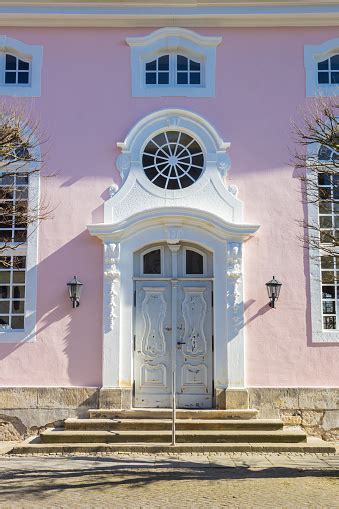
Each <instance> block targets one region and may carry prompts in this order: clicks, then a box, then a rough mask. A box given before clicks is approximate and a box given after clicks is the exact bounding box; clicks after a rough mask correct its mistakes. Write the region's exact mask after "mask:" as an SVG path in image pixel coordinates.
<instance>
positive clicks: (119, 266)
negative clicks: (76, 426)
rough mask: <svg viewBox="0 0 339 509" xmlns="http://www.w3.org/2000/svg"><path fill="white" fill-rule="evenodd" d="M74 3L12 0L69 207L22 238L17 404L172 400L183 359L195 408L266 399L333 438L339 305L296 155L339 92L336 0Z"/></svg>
mask: <svg viewBox="0 0 339 509" xmlns="http://www.w3.org/2000/svg"><path fill="white" fill-rule="evenodd" d="M57 3H58V2H52V1H50V2H45V4H46V5H45V4H44V6H41V5H38V4H37V3H36V2H25V3H24V4H23V3H22V2H21V3H20V2H18V5H16V2H10V3H9V2H4V1H1V2H0V26H1V29H0V36H1V37H0V42H1V59H2V73H3V79H2V82H1V83H0V94H1V95H3V96H4V97H3V100H4V101H6V102H8V101H13V102H15V104H18V103H19V104H22V105H23V108H24V110H25V111H27V112H29V114H30V115H32V117H34V118H38V119H39V124H40V125H41V126H42V129H43V131H44V132H45V133H46V137H47V141H46V143H44V145H43V146H42V147H41V151H42V153H44V160H45V164H44V168H43V170H42V173H41V175H40V177H39V178H38V177H36V176H35V177H34V179H31V180H32V181H31V182H30V183H29V186H30V194H29V196H30V199H31V200H34V199H37V193H38V192H39V193H40V198H41V199H42V200H46V201H47V202H48V203H49V206H50V208H51V209H52V212H51V214H50V216H49V218H48V219H47V220H46V221H43V222H42V223H41V224H40V225H39V228H38V230H37V231H34V232H33V233H32V235H31V236H30V237H29V240H28V242H27V243H26V244H25V245H24V246H20V247H19V251H18V252H17V254H18V256H19V255H20V256H24V257H25V258H26V269H25V271H24V270H23V269H22V270H23V272H25V274H26V278H25V285H26V297H25V299H26V300H25V301H23V302H24V311H22V315H23V319H22V320H21V321H20V319H18V318H16V315H17V314H16V313H15V312H14V311H13V309H14V308H12V307H11V306H12V304H13V302H12V301H13V294H10V295H11V299H9V298H8V299H7V294H4V298H3V299H2V301H3V302H2V304H3V308H2V309H3V311H2V312H3V315H2V325H0V386H1V388H0V408H1V411H0V413H1V416H0V418H1V419H3V420H4V421H5V422H6V421H8V422H9V421H11V420H12V421H13V418H17V419H18V422H20V423H21V424H20V426H21V428H20V426H19V427H18V426H16V429H17V431H18V432H19V433H25V432H27V430H29V429H31V428H33V427H39V426H43V425H45V424H46V423H48V422H54V421H57V420H60V419H63V418H65V417H67V416H71V415H81V414H82V412H84V411H85V410H86V409H87V408H90V407H99V406H115V407H118V408H119V407H124V408H130V407H133V406H136V407H143V406H147V407H158V406H163V407H169V406H170V404H171V391H172V377H173V372H175V376H176V381H175V384H176V392H177V394H178V404H179V406H182V407H191V408H192V407H197V408H201V407H203V408H209V407H217V408H225V407H226V408H243V407H248V406H250V407H255V408H258V409H259V410H260V412H261V415H262V416H264V417H275V416H280V417H283V418H284V420H285V422H287V423H292V424H302V425H303V426H304V427H305V428H306V429H307V430H308V431H309V432H310V433H316V434H321V435H322V436H323V437H325V438H333V436H334V435H335V429H336V428H337V427H338V421H339V416H338V414H339V411H338V389H337V388H338V385H339V384H338V373H339V370H338V360H339V357H338V347H339V323H338V325H336V323H335V325H334V328H332V329H328V328H324V327H325V325H324V324H325V321H324V316H323V315H322V307H321V306H322V292H321V283H320V282H319V281H320V279H319V278H320V269H319V267H317V266H314V262H312V260H310V257H309V254H308V252H307V251H306V250H305V249H304V247H303V245H302V243H301V241H300V239H299V237H300V235H301V234H302V232H301V229H300V225H299V222H300V221H302V220H303V219H305V217H307V214H308V213H309V211H308V210H307V207H306V206H305V205H304V204H303V203H302V201H301V184H300V180H299V179H298V176H297V173H296V171H295V170H294V168H293V166H291V165H290V158H291V152H293V150H294V149H295V145H294V139H293V129H292V122H293V121H296V122H298V121H300V119H301V116H302V111H305V109H306V108H308V107H311V104H312V101H313V100H314V99H313V98H314V96H315V95H317V94H318V93H322V94H323V95H335V94H336V90H335V87H333V86H332V85H331V75H330V77H329V83H324V84H321V83H318V81H317V80H318V68H317V65H318V63H319V62H320V61H324V60H326V59H328V60H329V61H330V59H331V58H332V57H334V56H336V55H338V54H339V39H338V22H339V7H338V5H337V3H336V2H328V3H327V4H326V5H323V2H312V3H311V2H310V5H307V2H306V3H305V2H297V1H296V2H292V3H291V5H289V6H288V7H286V6H285V7H284V6H283V4H284V2H261V3H260V2H245V4H246V5H245V6H242V7H236V6H234V5H233V4H234V2H233V3H232V2H228V1H227V0H225V1H224V2H220V3H219V4H218V6H212V5H209V2H208V1H207V2H203V3H202V4H201V6H190V5H187V6H181V7H180V6H174V7H171V8H169V7H166V6H164V5H163V4H162V2H159V6H158V7H154V5H153V6H151V5H148V3H147V2H140V5H139V2H135V5H131V6H129V7H125V8H123V7H121V6H120V4H119V3H118V2H114V1H112V2H107V3H105V4H102V3H99V2H88V3H87V2H85V3H84V2H82V3H81V5H80V2H73V3H72V5H70V6H69V7H68V6H67V5H64V6H63V7H58V6H57ZM65 4H67V2H66V3H65ZM84 4H85V5H84ZM141 4H142V5H141ZM167 4H168V2H167ZM257 4H260V5H257ZM311 4H312V5H311ZM315 4H316V5H315ZM6 55H12V56H14V57H15V58H16V59H17V60H16V65H17V67H16V70H15V72H16V77H15V78H13V81H12V83H8V82H7V81H8V79H9V81H11V78H8V79H7V78H6V76H7V75H8V73H10V72H12V73H13V72H14V71H13V69H12V68H11V67H10V64H8V63H7V60H6ZM20 62H24V63H25V62H29V67H28V71H27V72H28V73H29V77H28V83H25V80H26V77H24V76H23V73H24V72H25V69H26V68H25V66H23V67H22V69H21V68H20V67H19V64H20ZM21 65H22V64H21ZM20 72H21V73H22V78H21V79H22V81H23V82H24V83H22V82H21V83H20V82H19V74H20ZM328 72H329V73H331V72H332V74H333V75H334V72H335V68H334V69H333V71H332V70H331V71H330V70H329V71H328ZM325 81H326V78H325ZM333 83H335V81H334V78H333ZM51 173H53V174H54V173H55V176H53V177H50V178H47V177H45V176H44V175H48V174H51ZM33 180H34V182H33ZM5 254H7V253H5ZM312 264H313V265H312ZM5 272H8V271H5V269H3V270H2V272H1V271H0V278H1V277H2V278H3V281H2V282H1V281H0V286H1V285H3V286H6V285H7V286H13V287H14V286H15V282H14V279H13V278H14V277H15V275H14V274H11V276H10V277H11V278H12V279H10V280H9V281H8V282H7V280H6V277H7V276H6V275H5ZM12 272H20V271H15V270H14V269H12ZM74 274H76V276H77V277H78V279H79V280H80V281H81V282H82V283H83V289H82V294H81V300H80V305H79V307H77V308H75V309H73V308H72V304H71V302H70V300H69V298H68V293H67V287H66V283H67V282H68V281H70V280H71V279H72V277H73V275H74ZM273 274H274V275H275V276H276V278H277V279H278V280H279V281H281V282H282V289H281V294H280V297H279V300H278V302H277V305H276V309H272V308H271V307H270V306H269V304H268V297H267V291H266V288H265V283H266V282H267V281H269V280H270V279H271V278H272V276H273ZM16 277H17V276H16ZM21 284H23V283H21ZM13 291H14V290H13ZM335 295H336V294H335ZM334 298H335V297H333V299H334ZM7 300H8V301H9V308H8V306H7V307H6V305H7V304H6V302H7ZM0 306H1V302H0ZM8 309H9V310H8ZM332 314H333V316H334V320H335V318H336V316H335V311H334V312H333V313H332ZM13 317H14V318H13ZM0 320H1V318H0ZM10 320H12V321H10ZM326 323H327V322H326ZM331 323H332V324H333V321H332V322H331ZM11 324H12V325H11ZM19 428H20V429H19Z"/></svg>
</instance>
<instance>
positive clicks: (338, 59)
mask: <svg viewBox="0 0 339 509" xmlns="http://www.w3.org/2000/svg"><path fill="white" fill-rule="evenodd" d="M331 69H332V71H333V70H334V71H339V55H333V57H331Z"/></svg>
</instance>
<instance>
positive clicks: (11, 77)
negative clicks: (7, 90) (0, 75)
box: [5, 72, 16, 85]
mask: <svg viewBox="0 0 339 509" xmlns="http://www.w3.org/2000/svg"><path fill="white" fill-rule="evenodd" d="M5 83H6V84H7V85H10V84H12V83H16V73H15V72H6V74H5Z"/></svg>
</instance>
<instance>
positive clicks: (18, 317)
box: [0, 256, 26, 331]
mask: <svg viewBox="0 0 339 509" xmlns="http://www.w3.org/2000/svg"><path fill="white" fill-rule="evenodd" d="M25 280H26V257H25V256H0V331H1V330H6V329H14V330H17V329H24V327H25Z"/></svg>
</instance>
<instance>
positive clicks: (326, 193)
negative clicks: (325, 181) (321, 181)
mask: <svg viewBox="0 0 339 509" xmlns="http://www.w3.org/2000/svg"><path fill="white" fill-rule="evenodd" d="M319 198H320V199H321V200H329V199H330V198H331V188H330V187H319Z"/></svg>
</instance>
